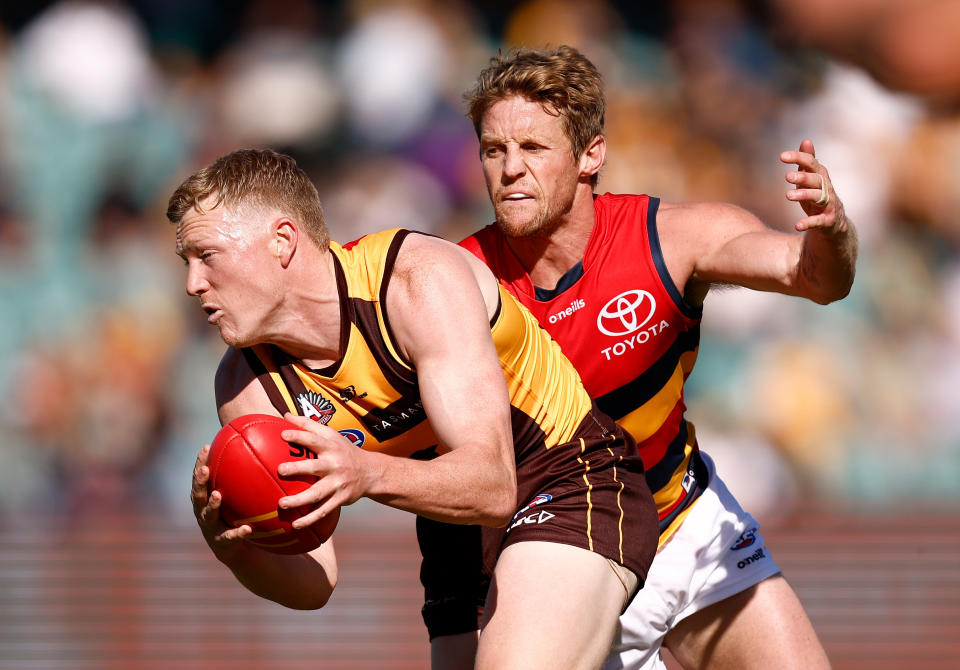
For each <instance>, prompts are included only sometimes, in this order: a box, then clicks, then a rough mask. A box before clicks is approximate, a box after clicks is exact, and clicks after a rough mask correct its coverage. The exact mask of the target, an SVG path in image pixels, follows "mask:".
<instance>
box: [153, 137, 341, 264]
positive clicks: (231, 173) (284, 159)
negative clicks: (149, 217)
mask: <svg viewBox="0 0 960 670" xmlns="http://www.w3.org/2000/svg"><path fill="white" fill-rule="evenodd" d="M210 196H215V197H216V199H217V200H216V202H215V203H214V205H213V207H212V208H211V209H216V208H217V207H219V206H220V205H223V206H225V207H228V208H232V207H239V206H241V205H242V204H244V203H246V202H252V203H253V204H256V205H260V206H263V207H275V208H277V209H279V210H280V211H282V212H284V213H288V214H290V215H293V216H294V217H295V218H297V219H298V221H299V223H300V224H301V225H302V226H303V228H304V230H305V231H306V233H307V234H308V235H309V236H310V237H311V238H312V239H313V240H314V242H316V244H317V246H318V247H320V248H321V249H326V248H327V247H328V246H329V244H330V232H329V231H328V230H327V225H326V223H324V220H323V210H322V209H321V207H320V196H319V195H318V194H317V188H316V187H315V186H314V185H313V183H312V182H311V181H310V178H309V177H308V176H307V174H306V173H305V172H304V171H303V170H302V169H300V166H298V165H297V162H296V161H295V160H293V158H291V157H290V156H287V155H285V154H281V153H277V152H276V151H272V150H270V149H241V150H239V151H234V152H232V153H229V154H227V155H225V156H221V157H220V158H218V159H217V160H215V161H214V162H213V163H211V164H210V165H208V166H207V167H205V168H203V169H201V170H197V171H196V172H194V173H193V174H192V175H190V176H189V177H187V178H186V179H185V180H184V181H183V183H182V184H180V186H179V187H177V190H176V191H174V193H173V195H172V196H170V201H169V203H168V204H167V218H168V219H169V220H170V221H171V222H172V223H177V224H179V223H180V221H181V220H182V219H183V217H184V215H185V214H186V213H187V212H189V211H190V210H191V209H193V208H196V209H197V210H198V211H202V210H201V209H200V202H201V201H203V200H204V199H206V198H208V197H210Z"/></svg>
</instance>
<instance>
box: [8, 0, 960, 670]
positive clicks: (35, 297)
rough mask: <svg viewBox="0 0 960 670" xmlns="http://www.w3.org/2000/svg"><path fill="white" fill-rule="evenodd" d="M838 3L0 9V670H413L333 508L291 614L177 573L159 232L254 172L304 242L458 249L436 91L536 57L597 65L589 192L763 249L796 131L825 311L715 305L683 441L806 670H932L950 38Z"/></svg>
mask: <svg viewBox="0 0 960 670" xmlns="http://www.w3.org/2000/svg"><path fill="white" fill-rule="evenodd" d="M840 4H842V5H843V7H842V10H843V11H840V9H841V7H840ZM840 4H838V3H834V2H830V1H829V0H811V2H808V3H805V4H804V5H803V7H802V8H799V5H796V4H795V3H787V2H781V1H780V0H775V1H773V2H768V3H761V2H756V1H755V0H673V1H671V2H669V3H666V2H661V3H636V2H625V1H623V2H619V1H612V0H611V1H603V0H600V1H597V2H589V3H585V2H581V1H579V0H527V1H525V2H505V1H503V0H494V1H490V2H480V1H467V0H404V1H388V0H350V1H347V2H334V1H332V0H329V1H324V0H238V1H236V2H227V1H226V0H174V1H172V0H129V1H128V2H96V1H93V0H88V1H82V0H69V1H68V0H48V1H45V2H28V3H12V2H11V3H3V4H0V398H2V400H3V402H2V403H0V668H3V669H4V670H7V669H9V670H31V669H40V668H51V669H52V668H57V669H60V668H63V669H67V668H70V669H71V670H72V669H76V668H79V669H86V668H89V669H90V670H93V669H97V670H99V669H101V668H105V669H107V670H111V669H113V668H116V669H119V668H124V669H126V668H145V669H150V668H164V669H166V668H175V669H176V670H189V669H190V668H192V667H197V668H199V667H201V666H202V667H209V665H211V664H216V663H217V662H218V661H221V660H222V661H227V662H229V665H230V667H232V668H234V669H235V670H241V669H242V668H251V669H252V668H266V667H284V668H286V667H311V668H316V667H330V668H366V667H371V668H372V667H377V668H414V667H424V666H425V665H426V658H427V643H426V636H425V634H424V633H423V631H422V630H421V625H420V620H419V604H420V602H419V601H420V597H419V589H418V584H417V562H416V556H415V548H414V546H413V545H412V542H413V535H412V530H411V524H412V522H410V521H409V520H406V519H404V520H399V519H397V517H396V516H395V515H394V514H393V513H392V512H390V511H389V510H385V509H384V508H380V507H378V506H376V505H372V504H371V505H360V506H355V508H351V509H350V510H348V511H347V513H345V516H344V520H343V521H342V522H341V527H340V529H339V530H338V534H337V538H338V543H339V546H340V553H341V556H342V557H343V559H344V568H343V571H342V573H343V574H342V579H341V584H340V587H338V589H337V593H336V594H335V597H334V601H333V602H332V603H331V604H330V606H329V607H328V608H327V609H326V610H324V611H322V612H319V613H299V612H290V611H286V610H284V609H282V608H279V607H276V606H273V605H271V604H269V603H266V602H261V601H259V600H258V599H257V598H255V597H253V596H251V595H249V594H247V593H246V592H245V591H243V590H242V589H241V588H240V587H239V586H237V585H236V584H234V583H233V582H232V580H231V578H230V576H229V574H227V572H226V571H225V570H224V569H222V568H221V566H219V565H218V564H217V563H216V562H215V561H214V559H213V558H212V557H211V556H210V555H209V552H208V551H207V550H206V548H205V547H204V545H203V543H202V540H201V538H200V536H199V533H197V532H196V529H195V526H194V522H193V519H192V516H191V514H190V510H189V505H188V503H187V501H186V490H187V486H188V483H189V477H190V470H191V466H192V464H193V461H194V458H195V455H196V452H197V449H198V448H199V447H200V445H202V444H203V443H204V442H205V441H208V440H209V439H211V437H212V436H213V435H214V433H215V432H216V429H217V427H218V426H217V421H216V415H215V411H214V406H213V397H212V396H213V394H212V388H213V384H212V379H213V372H214V370H215V369H216V364H217V361H218V359H219V357H220V355H221V353H222V351H223V344H222V342H220V340H219V339H218V337H217V334H216V332H215V331H212V330H211V329H209V328H208V327H207V325H206V323H205V321H204V319H203V318H202V312H201V311H200V310H197V309H196V305H195V304H193V303H192V301H190V300H188V299H186V298H185V297H184V295H183V287H182V281H183V276H182V269H181V263H180V261H179V260H178V259H177V258H176V256H175V255H174V254H173V230H172V228H171V227H170V226H169V225H168V224H166V222H165V219H164V216H163V211H164V208H165V203H166V198H167V196H168V195H169V193H170V191H171V190H172V189H173V187H174V186H175V185H176V183H178V182H179V180H180V179H181V178H182V177H184V176H185V175H186V174H188V173H189V172H191V171H192V170H194V169H196V168H197V167H199V166H201V165H204V164H206V163H208V162H209V161H210V160H212V159H213V158H215V157H216V156H218V155H220V154H222V153H225V152H227V151H230V150H233V149H236V148H239V147H243V146H272V147H274V148H277V149H280V150H283V151H286V152H288V153H290V154H292V155H294V156H295V157H296V158H297V159H298V161H299V162H300V163H301V164H302V165H304V166H305V167H306V168H307V169H308V171H309V172H310V174H311V176H313V177H314V179H315V180H316V183H317V185H318V189H319V191H320V194H321V198H322V200H323V202H324V208H325V212H326V215H327V218H328V220H329V223H330V227H331V232H332V234H333V236H334V238H335V239H339V240H341V241H346V240H349V239H353V238H356V237H358V236H359V235H361V234H363V233H366V232H369V231H371V230H375V229H380V228H385V227H389V226H395V225H402V226H408V227H413V228H417V229H420V230H427V231H430V232H433V233H436V234H440V235H443V236H446V237H448V238H450V239H459V238H460V237H462V236H464V235H466V234H468V233H470V232H472V231H473V230H475V229H477V228H479V227H481V226H483V225H486V224H487V223H489V222H490V220H491V209H490V206H489V204H488V202H487V197H486V192H485V188H484V186H483V182H482V179H481V176H480V170H479V167H478V161H477V147H476V139H475V137H474V136H473V130H472V128H471V127H470V124H469V122H468V121H467V120H466V119H465V118H464V116H463V110H462V108H461V99H460V95H461V93H462V92H463V91H464V90H466V89H467V88H468V87H469V86H470V85H471V83H472V81H473V78H474V76H475V75H476V74H477V73H478V72H479V70H480V68H482V67H483V66H484V65H485V63H486V62H487V60H488V59H489V57H490V56H491V55H492V54H494V53H495V52H496V50H497V49H498V48H508V47H510V46H513V45H518V44H526V45H529V46H540V45H543V44H545V43H548V42H549V43H551V44H561V43H569V44H573V45H575V46H577V47H579V48H580V49H581V50H583V51H584V52H585V53H586V54H587V55H588V56H589V57H591V58H592V59H593V60H594V61H595V62H596V63H597V65H598V66H599V67H600V69H601V71H602V72H603V73H604V76H605V79H606V82H607V86H608V96H609V101H608V102H609V105H608V114H607V136H608V146H609V150H608V151H609V153H608V163H607V166H606V167H605V168H604V171H603V172H602V174H601V180H600V190H601V191H611V192H646V193H650V194H653V195H659V196H662V197H663V198H665V199H667V200H725V201H731V202H734V203H737V204H739V205H741V206H744V207H746V208H748V209H750V210H751V211H754V212H756V213H757V214H758V215H760V216H761V217H762V218H764V220H765V221H767V222H768V223H769V224H770V225H772V226H774V227H778V228H781V229H789V228H790V226H791V225H792V224H793V222H794V221H795V220H796V219H797V218H798V217H799V214H798V211H797V210H796V207H795V206H794V205H791V204H790V203H788V202H787V201H786V200H785V198H784V197H783V192H784V190H785V189H786V188H787V185H786V183H785V182H784V181H783V174H784V171H785V167H784V166H783V165H781V164H780V163H779V160H778V156H779V153H780V151H781V150H783V149H787V148H793V147H795V146H797V145H798V144H799V142H800V140H801V139H802V138H804V137H810V138H812V139H813V140H814V143H815V145H816V147H817V155H818V157H819V158H821V159H822V160H823V162H824V164H825V165H827V167H828V169H829V170H830V174H831V177H832V179H833V181H834V183H835V185H836V188H837V191H838V193H839V194H840V196H841V198H842V199H843V201H844V203H845V206H846V209H847V213H848V215H849V216H850V217H851V218H852V219H853V220H854V221H855V222H856V224H857V226H858V229H859V231H860V235H861V251H860V260H859V264H858V274H857V280H856V283H855V285H854V288H853V291H852V293H851V295H850V296H849V297H848V298H846V299H845V300H843V301H841V302H840V303H836V304H834V305H830V306H828V307H819V306H816V305H812V304H807V303H804V302H802V301H799V300H795V299H790V298H785V297H783V296H772V295H766V294H758V293H751V292H748V291H735V290H729V291H716V292H712V293H711V295H710V297H709V298H708V299H707V303H706V306H705V321H704V327H703V331H702V341H701V349H700V355H699V360H698V363H697V367H696V370H695V371H694V373H693V375H692V377H691V379H690V383H689V385H688V397H687V400H688V404H689V406H690V416H691V418H692V419H693V420H694V422H695V423H696V425H697V430H698V435H699V436H700V441H701V444H702V445H703V448H704V449H705V450H706V451H708V452H709V453H711V455H713V457H714V459H715V460H716V461H717V463H718V467H720V469H721V470H722V472H723V476H724V479H725V480H726V482H727V483H728V485H729V486H730V488H731V489H733V490H734V492H735V493H736V494H737V496H738V497H739V498H740V499H741V500H742V501H744V503H745V506H746V507H747V508H748V509H750V510H751V511H752V512H753V513H754V514H755V516H757V517H758V518H760V519H761V520H762V521H763V524H764V533H765V535H766V536H767V538H768V542H769V544H770V545H771V546H772V547H773V549H774V551H775V554H776V556H777V559H778V561H779V562H780V563H781V564H782V565H783V567H784V569H785V571H786V572H787V575H788V577H789V578H790V579H791V580H792V581H793V582H794V584H795V586H796V587H797V590H798V591H799V592H800V595H801V597H802V599H803V600H804V602H805V603H806V605H807V607H808V609H809V611H810V614H811V617H812V618H813V620H814V623H815V625H816V627H817V630H818V632H819V633H820V635H821V636H822V638H823V640H824V642H825V644H826V646H827V649H828V651H829V652H830V654H831V658H832V659H833V661H834V664H835V666H836V667H837V668H867V667H870V668H903V667H925V668H947V667H957V666H958V665H960V649H958V647H957V642H956V641H957V640H958V639H960V634H958V633H960V630H958V624H957V623H956V622H957V614H958V613H960V578H957V577H956V576H955V574H954V572H955V567H956V558H955V557H956V555H957V549H958V544H960V539H958V538H960V511H958V510H960V507H958V503H960V484H958V482H960V420H958V417H960V404H958V401H957V393H956V389H957V388H958V387H960V255H958V249H960V220H958V214H957V213H958V212H960V179H958V177H957V174H958V172H957V170H956V165H957V163H958V159H960V112H958V109H960V106H958V104H957V103H958V102H960V83H958V82H960V65H957V63H958V61H957V59H956V58H953V56H952V51H951V48H953V47H955V46H956V45H957V44H960V42H958V41H957V40H956V35H957V34H960V17H958V16H956V15H957V13H958V12H957V11H956V10H955V7H956V3H955V2H953V1H952V0H927V1H926V2H924V3H922V8H923V9H922V11H920V10H919V9H918V8H919V7H920V5H919V4H917V3H913V2H911V0H858V2H855V3H845V4H844V3H840ZM798 8H799V9H798ZM797 11H801V12H802V21H800V19H798V18H797V14H795V12H797ZM865 14H869V15H870V16H871V21H870V22H869V24H867V23H865V22H864V21H863V20H862V19H863V16H864V15H865ZM908 20H909V21H908ZM900 27H903V29H902V30H901V29H900ZM146 510H149V511H146ZM811 510H813V511H811ZM121 511H122V512H121ZM312 659H320V660H317V661H316V663H314V662H313V661H312ZM225 665H226V663H225Z"/></svg>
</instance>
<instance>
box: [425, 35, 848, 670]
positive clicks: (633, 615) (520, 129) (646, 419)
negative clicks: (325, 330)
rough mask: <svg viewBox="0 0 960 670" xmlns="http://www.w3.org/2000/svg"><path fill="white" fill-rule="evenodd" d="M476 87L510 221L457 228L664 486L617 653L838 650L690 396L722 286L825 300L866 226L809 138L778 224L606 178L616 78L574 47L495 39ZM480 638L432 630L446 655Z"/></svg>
mask: <svg viewBox="0 0 960 670" xmlns="http://www.w3.org/2000/svg"><path fill="white" fill-rule="evenodd" d="M466 97H467V100H468V103H469V116H470V118H471V119H472V121H473V123H474V126H475V128H476V131H477V135H478V137H479V139H480V158H481V163H482V168H483V174H484V178H485V180H486V184H487V189H488V191H489V195H490V199H491V201H492V203H493V207H494V211H495V214H496V223H495V224H492V225H490V226H488V227H487V228H485V229H483V230H481V231H480V232H478V233H476V234H475V235H473V236H471V237H469V238H467V239H466V240H464V241H463V242H461V244H462V246H464V247H466V248H467V249H469V250H470V251H472V252H473V253H474V254H476V255H477V256H478V257H479V258H481V259H482V260H483V261H485V262H486V263H487V264H488V265H489V266H490V267H491V268H492V269H493V271H494V274H495V275H497V277H498V278H499V279H500V281H501V283H502V284H503V285H504V286H506V287H507V288H508V289H509V290H510V291H511V292H512V293H513V294H514V295H515V296H516V297H517V298H519V300H520V301H521V302H522V303H523V304H524V305H525V306H527V307H528V308H529V309H530V310H531V311H532V312H533V314H534V315H535V316H536V317H537V318H538V319H539V320H540V323H541V325H542V326H543V327H544V328H546V329H547V330H548V331H549V332H550V334H551V335H552V336H553V337H554V339H556V340H557V341H558V342H559V343H560V345H561V348H562V349H563V351H564V353H565V354H566V355H567V356H568V357H569V358H570V359H571V360H572V362H573V363H574V366H575V367H576V368H577V369H578V370H579V372H580V374H581V376H582V378H583V381H584V384H585V386H586V388H587V390H588V391H589V392H590V394H591V395H592V396H593V397H594V398H595V399H596V401H597V403H598V405H599V406H600V407H601V409H603V410H604V411H605V412H606V413H607V414H609V415H610V416H612V417H613V418H614V419H616V420H617V421H618V423H620V424H621V425H622V426H624V427H625V428H627V429H628V431H629V432H631V433H632V434H633V436H634V437H635V438H636V440H637V443H638V444H639V446H640V450H641V456H642V458H643V461H644V465H645V469H646V476H647V482H648V484H649V487H650V490H651V491H653V493H654V498H655V500H656V502H657V507H658V511H659V515H660V533H661V537H660V544H659V549H658V552H657V555H656V558H655V559H654V562H653V567H652V568H651V570H650V574H649V576H648V579H647V583H646V584H645V586H644V588H643V589H642V590H641V592H640V594H639V595H638V596H637V598H635V599H634V601H633V603H632V604H631V605H630V607H629V609H628V610H627V611H626V612H625V613H624V615H623V616H622V617H621V627H622V631H621V634H620V635H619V637H618V639H617V640H616V641H615V643H614V647H613V649H612V650H611V655H610V657H609V658H608V661H607V666H606V667H609V668H631V669H637V668H644V669H646V668H662V667H664V664H663V660H662V658H661V656H660V649H661V646H666V647H667V648H668V649H669V650H670V651H671V653H672V654H673V656H674V657H676V659H677V660H678V661H679V662H680V663H681V664H682V665H683V667H685V668H700V667H706V666H707V665H709V667H711V668H737V669H738V670H743V669H744V668H780V669H783V668H805V669H807V670H809V669H810V668H826V667H829V661H828V659H827V656H826V654H825V652H824V650H823V647H822V646H821V644H820V642H819V640H818V639H817V635H816V633H815V632H814V630H813V627H812V625H811V624H810V621H809V619H808V618H807V616H806V614H805V612H804V610H803V607H802V605H801V603H800V601H799V600H798V598H797V596H796V595H795V593H794V591H793V590H792V588H791V587H790V585H789V584H788V583H787V581H786V580H785V579H784V577H783V576H782V575H781V573H780V570H779V568H778V567H777V565H776V563H775V562H774V560H773V558H772V557H771V555H770V552H769V551H768V549H767V548H766V547H765V545H764V541H763V536H762V535H761V534H760V531H759V529H758V525H757V522H756V521H755V520H754V519H753V517H751V516H750V514H749V513H747V512H746V511H744V510H743V509H742V508H741V506H740V505H739V504H738V503H737V501H736V500H735V499H734V497H733V496H732V495H731V494H730V492H729V491H728V490H727V488H726V487H725V486H724V484H723V482H722V481H721V480H720V478H719V477H718V476H717V473H716V471H715V469H714V466H713V463H712V461H711V460H710V458H709V457H708V456H707V455H706V454H705V453H704V452H702V451H701V450H700V446H699V444H698V442H697V439H696V434H695V432H694V427H693V424H692V423H691V422H690V421H688V420H687V418H686V416H685V413H684V412H685V405H684V397H683V387H684V381H685V380H686V378H687V376H688V375H689V374H690V372H691V369H692V368H693V364H694V362H695V360H696V356H697V350H698V341H699V328H700V317H701V312H702V305H703V301H704V298H705V296H706V295H707V292H708V290H709V289H710V287H711V285H714V284H733V285H739V286H744V287H747V288H751V289H755V290H761V291H775V292H779V293H783V294H787V295H793V296H801V297H805V298H808V299H810V300H813V301H815V302H817V303H820V304H826V303H829V302H832V301H834V300H839V299H841V298H843V297H844V296H846V295H847V293H848V292H849V290H850V287H851V285H852V283H853V277H854V267H855V262H856V253H857V239H856V232H855V230H854V227H853V225H852V224H851V222H850V221H849V220H848V219H847V218H846V217H845V216H844V210H843V205H842V204H841V202H840V200H839V198H838V197H837V194H836V192H835V191H834V189H833V186H832V184H831V181H830V176H829V174H828V173H827V170H826V168H825V167H824V166H823V165H822V164H821V163H820V162H819V161H818V160H817V158H816V157H815V154H814V147H813V143H812V142H811V141H809V140H804V141H803V142H802V143H801V144H800V148H799V150H798V151H785V152H783V153H782V154H781V156H780V159H781V161H782V162H783V163H786V164H791V165H796V166H797V169H795V170H790V171H788V172H787V173H786V180H787V182H789V183H791V184H793V185H794V187H795V188H794V189H792V190H790V191H788V193H787V196H786V197H787V199H788V200H792V201H795V202H797V203H798V204H799V205H800V208H802V210H803V212H804V215H805V216H804V218H802V219H800V220H799V221H797V222H796V224H795V229H796V231H797V232H796V233H781V232H776V231H774V230H771V229H770V228H768V227H767V226H765V225H764V224H763V223H762V222H761V221H760V220H758V219H757V218H756V217H755V216H753V215H752V214H750V213H749V212H747V211H745V210H743V209H741V208H739V207H736V206H734V205H731V204H725V203H715V202H703V203H668V202H662V201H660V200H659V199H658V198H655V197H652V196H647V195H613V194H609V193H607V194H604V195H595V194H594V188H595V186H596V182H597V174H598V171H599V170H600V168H601V166H602V165H603V162H604V156H605V149H606V146H605V139H604V136H603V121H604V112H605V101H604V94H603V89H602V84H601V80H600V75H599V73H598V72H597V70H596V68H595V67H594V65H593V64H592V63H591V62H590V61H589V60H587V59H586V58H585V57H584V56H583V55H582V54H580V53H579V52H578V51H577V50H575V49H573V48H570V47H560V48H558V49H556V50H552V51H531V50H519V51H517V52H515V53H513V54H511V55H510V56H509V57H504V56H497V57H495V58H494V59H492V61H491V63H490V65H489V66H488V67H487V68H486V69H485V70H483V72H482V73H481V74H480V76H479V78H478V80H477V82H476V85H475V87H474V88H473V90H472V91H470V92H469V93H468V94H467V96H466ZM706 448H707V449H709V445H706ZM747 558H749V560H746V559H747ZM470 639H471V634H470V633H462V634H460V635H453V636H446V637H439V638H437V639H435V640H434V658H435V661H436V662H435V664H434V667H435V670H436V668H438V667H453V666H454V665H455V662H450V663H446V664H445V659H446V658H451V659H452V658H454V653H455V650H457V649H459V648H460V646H462V645H465V644H469V640H470Z"/></svg>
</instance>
